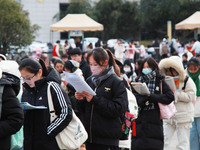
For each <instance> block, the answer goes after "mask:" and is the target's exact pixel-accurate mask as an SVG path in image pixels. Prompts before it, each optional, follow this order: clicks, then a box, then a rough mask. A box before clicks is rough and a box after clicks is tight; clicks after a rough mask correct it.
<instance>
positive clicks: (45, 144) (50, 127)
mask: <svg viewBox="0 0 200 150" xmlns="http://www.w3.org/2000/svg"><path fill="white" fill-rule="evenodd" d="M59 80H60V78H59V76H58V74H57V73H56V71H55V69H52V70H51V72H50V73H49V75H48V76H47V77H45V78H43V79H41V80H38V81H36V82H35V87H34V88H30V87H29V86H28V85H27V84H26V83H25V84H24V87H25V89H24V92H23V95H22V101H23V102H28V103H30V104H31V105H35V106H41V105H43V106H46V107H47V109H40V110H39V109H38V110H37V109H35V110H26V112H25V121H24V150H39V149H41V150H59V148H58V145H57V142H56V140H55V136H56V135H57V134H58V133H59V132H61V131H62V130H63V129H64V128H65V127H66V126H67V125H68V124H69V122H70V121H71V119H72V109H71V103H70V100H69V98H68V95H67V93H66V92H65V91H64V90H63V89H62V88H61V87H60V86H59V84H58V82H59ZM49 81H54V82H53V84H52V85H51V88H50V90H51V94H52V99H53V104H54V108H55V112H56V115H57V116H58V118H56V119H55V120H54V121H53V123H51V124H50V115H49V109H48V99H47V86H48V84H49ZM59 119H60V120H59Z"/></svg>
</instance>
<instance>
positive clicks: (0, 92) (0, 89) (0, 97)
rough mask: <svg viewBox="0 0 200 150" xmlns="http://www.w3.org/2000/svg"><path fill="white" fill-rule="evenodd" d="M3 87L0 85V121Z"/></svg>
mask: <svg viewBox="0 0 200 150" xmlns="http://www.w3.org/2000/svg"><path fill="white" fill-rule="evenodd" d="M3 89H4V85H0V119H1V111H2V95H3Z"/></svg>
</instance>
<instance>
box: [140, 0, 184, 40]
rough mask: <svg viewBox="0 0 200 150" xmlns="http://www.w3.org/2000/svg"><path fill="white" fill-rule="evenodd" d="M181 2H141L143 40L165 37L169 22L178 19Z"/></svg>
mask: <svg viewBox="0 0 200 150" xmlns="http://www.w3.org/2000/svg"><path fill="white" fill-rule="evenodd" d="M179 10H180V2H179V1H178V0H141V4H140V9H139V11H140V13H139V15H138V17H139V18H138V19H140V26H141V31H142V32H143V33H146V34H143V38H146V39H147V38H156V37H164V35H166V34H167V32H166V29H167V21H168V20H171V21H172V23H174V22H175V20H176V19H177V17H178V13H179Z"/></svg>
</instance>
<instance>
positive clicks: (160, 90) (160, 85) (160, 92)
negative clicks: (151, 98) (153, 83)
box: [160, 80, 162, 94]
mask: <svg viewBox="0 0 200 150" xmlns="http://www.w3.org/2000/svg"><path fill="white" fill-rule="evenodd" d="M160 94H162V80H160Z"/></svg>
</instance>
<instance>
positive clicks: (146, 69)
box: [142, 68, 152, 75]
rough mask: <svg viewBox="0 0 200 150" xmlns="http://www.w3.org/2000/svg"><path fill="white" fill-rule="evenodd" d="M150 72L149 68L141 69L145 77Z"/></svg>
mask: <svg viewBox="0 0 200 150" xmlns="http://www.w3.org/2000/svg"><path fill="white" fill-rule="evenodd" d="M151 72H152V70H151V69H150V68H145V69H142V73H144V74H145V75H147V74H149V73H151Z"/></svg>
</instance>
